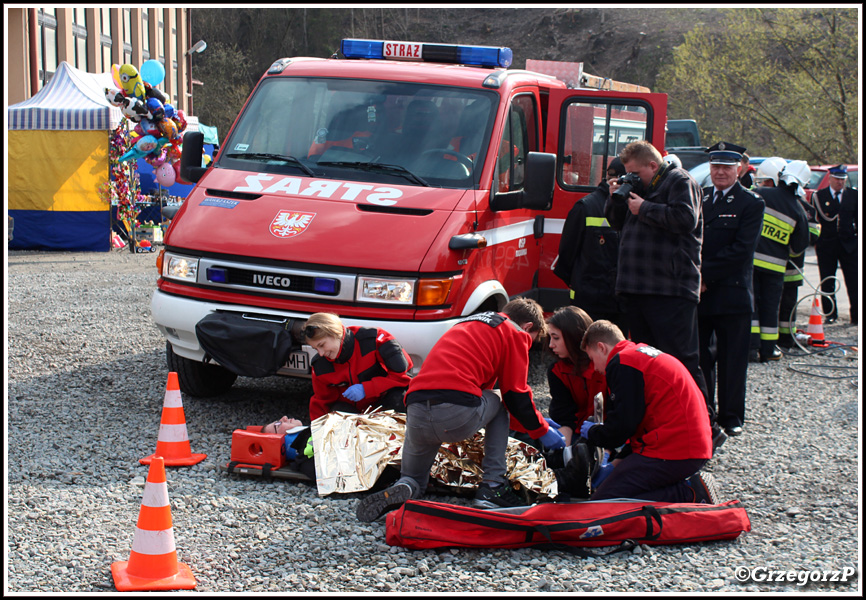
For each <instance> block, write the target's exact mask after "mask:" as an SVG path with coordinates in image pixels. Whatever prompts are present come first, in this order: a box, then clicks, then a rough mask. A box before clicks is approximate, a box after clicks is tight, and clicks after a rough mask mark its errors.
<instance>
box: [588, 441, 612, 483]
mask: <svg viewBox="0 0 866 600" xmlns="http://www.w3.org/2000/svg"><path fill="white" fill-rule="evenodd" d="M611 471H613V465H612V464H611V463H610V452H608V451H607V450H605V451H604V458H603V459H602V461H601V465H600V466H599V468H598V472H596V474H595V477H593V478H592V489H594V490H595V489H598V486H600V485H601V482H602V481H604V480H605V479H607V476H608V475H610V474H611Z"/></svg>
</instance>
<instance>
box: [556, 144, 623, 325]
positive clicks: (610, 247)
mask: <svg viewBox="0 0 866 600" xmlns="http://www.w3.org/2000/svg"><path fill="white" fill-rule="evenodd" d="M620 175H625V167H624V166H623V164H622V161H621V160H620V159H619V157H615V158H614V159H613V160H611V161H610V164H609V165H608V167H607V177H608V179H618V178H619V176H620ZM609 194H610V186H609V185H608V183H607V181H606V180H602V181H601V183H599V184H598V187H597V188H596V189H595V190H594V191H592V192H590V193H589V194H587V195H586V196H584V197H583V198H581V199H580V200H578V201H577V202H575V203H574V206H572V207H571V210H569V211H568V216H567V217H566V218H565V224H564V225H563V226H562V238H561V239H560V241H559V259H558V260H557V261H556V266H555V267H554V268H553V273H554V275H556V276H557V277H559V278H560V279H562V281H564V282H565V284H566V285H567V286H568V287H569V288H570V289H571V294H570V295H571V304H572V306H577V307H579V308H582V309H583V310H585V311H586V313H587V314H588V315H589V316H590V318H592V320H598V319H607V320H608V321H613V322H614V323H616V324H617V326H618V327H619V328H620V329H622V330H623V331H628V326H627V324H626V322H625V312H624V311H623V309H622V307H621V306H620V303H621V299H620V298H617V296H616V264H617V254H618V253H619V231H618V230H616V229H614V228H613V227H611V226H610V223H608V220H607V218H605V216H604V203H605V202H606V201H607V198H608V196H609Z"/></svg>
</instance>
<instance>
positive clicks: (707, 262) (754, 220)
mask: <svg viewBox="0 0 866 600" xmlns="http://www.w3.org/2000/svg"><path fill="white" fill-rule="evenodd" d="M745 151H746V149H745V148H742V147H740V146H737V145H735V144H730V143H727V142H719V143H718V144H716V145H715V146H712V147H710V148H707V152H709V155H710V161H709V162H710V177H711V179H712V182H713V185H712V186H711V187H707V188H704V201H703V214H704V242H703V245H702V247H701V300H700V302H699V303H698V333H699V336H700V345H701V371H703V373H704V378H705V379H706V381H707V391H708V392H709V399H708V402H707V403H708V405H709V407H710V416H711V418H712V417H713V415H714V414H715V422H716V423H718V424H719V426H720V427H722V428H724V430H725V433H726V434H727V435H729V436H731V435H740V434H741V433H742V427H743V424H744V422H745V413H746V372H747V370H748V367H749V360H748V355H749V335H750V325H751V319H752V310H753V307H754V298H753V295H752V259H753V257H754V254H755V247H756V246H757V244H758V237H759V236H760V235H761V224H762V223H763V215H764V201H763V200H762V199H761V197H760V196H758V195H757V194H755V193H754V192H751V191H749V190H747V189H746V188H744V187H743V185H742V184H741V183H740V182H739V181H738V180H737V169H738V165H739V164H740V159H741V157H742V156H743V153H744V152H745ZM717 381H718V411H714V404H715V398H716V394H715V388H716V382H717Z"/></svg>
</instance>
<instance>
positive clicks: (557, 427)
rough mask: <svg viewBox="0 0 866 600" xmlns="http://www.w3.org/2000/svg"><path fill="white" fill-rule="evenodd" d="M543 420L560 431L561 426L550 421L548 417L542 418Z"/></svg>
mask: <svg viewBox="0 0 866 600" xmlns="http://www.w3.org/2000/svg"><path fill="white" fill-rule="evenodd" d="M544 420H545V421H547V424H548V425H550V426H551V427H553V428H554V429H561V428H562V425H560V424H559V423H557V422H556V421H554V420H553V419H551V418H550V417H544Z"/></svg>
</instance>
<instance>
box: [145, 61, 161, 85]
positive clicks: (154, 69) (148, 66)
mask: <svg viewBox="0 0 866 600" xmlns="http://www.w3.org/2000/svg"><path fill="white" fill-rule="evenodd" d="M139 73H140V74H141V78H142V79H143V80H144V81H145V83H149V84H150V85H154V86H155V85H159V84H160V83H162V81H163V80H164V79H165V67H164V66H162V63H161V62H159V61H158V60H155V59H152V58H151V59H150V60H146V61H144V62H143V63H141V70H140V71H139Z"/></svg>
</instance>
